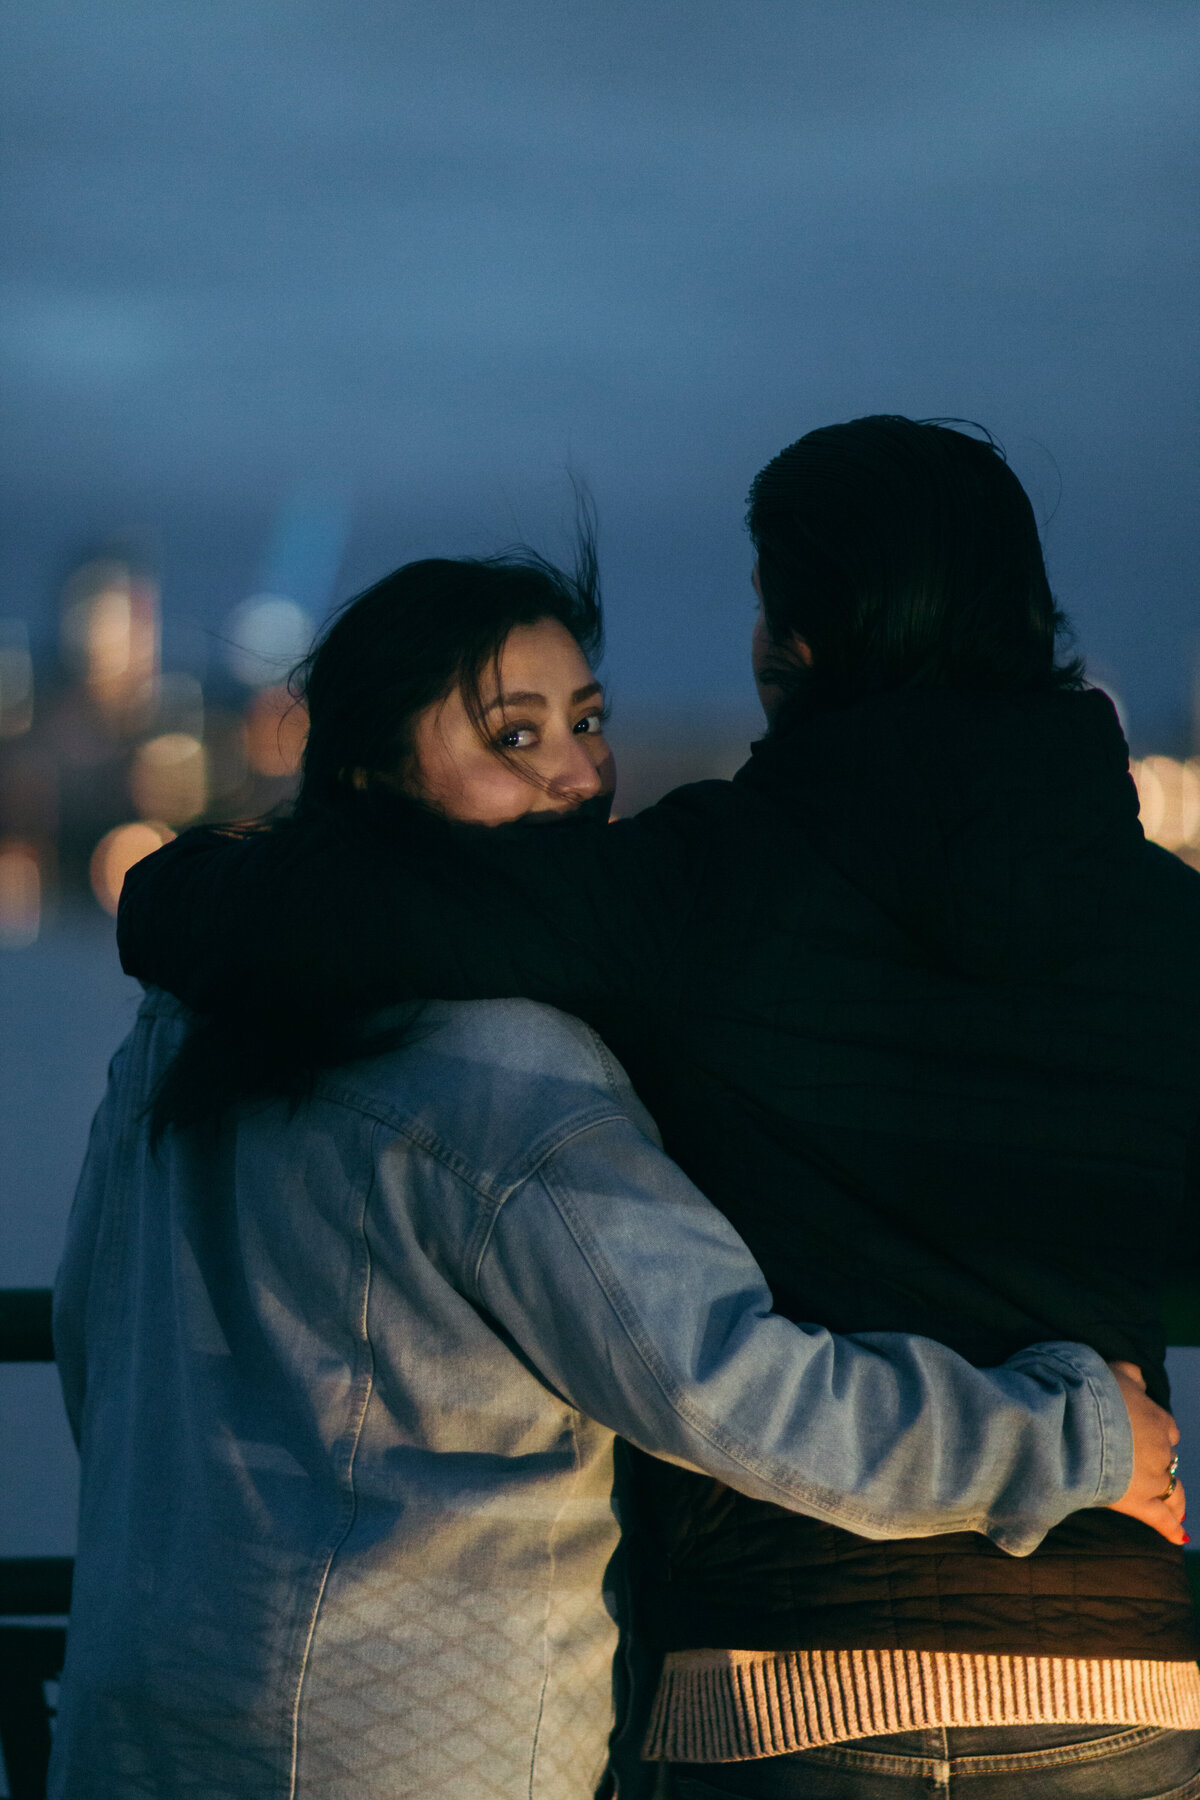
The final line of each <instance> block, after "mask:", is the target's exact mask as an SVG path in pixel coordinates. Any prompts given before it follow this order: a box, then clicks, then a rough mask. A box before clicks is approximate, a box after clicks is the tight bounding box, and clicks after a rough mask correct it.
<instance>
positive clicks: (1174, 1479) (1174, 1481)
mask: <svg viewBox="0 0 1200 1800" xmlns="http://www.w3.org/2000/svg"><path fill="white" fill-rule="evenodd" d="M1178 1486H1179V1454H1178V1452H1176V1454H1175V1455H1174V1456H1173V1457H1172V1458H1171V1466H1170V1468H1169V1469H1168V1470H1167V1491H1166V1493H1165V1494H1160V1495H1159V1496H1158V1497H1159V1499H1160V1500H1169V1499H1170V1498H1171V1495H1172V1494H1173V1493H1174V1492H1175V1489H1176V1488H1177V1487H1178Z"/></svg>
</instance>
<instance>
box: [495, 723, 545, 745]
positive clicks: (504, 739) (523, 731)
mask: <svg viewBox="0 0 1200 1800" xmlns="http://www.w3.org/2000/svg"><path fill="white" fill-rule="evenodd" d="M536 738H537V732H536V731H535V730H534V729H533V726H532V725H510V726H509V728H508V730H507V731H502V732H501V734H500V736H499V737H498V738H497V739H496V745H497V747H498V748H499V749H501V750H529V749H530V748H532V746H533V744H534V742H535V741H536Z"/></svg>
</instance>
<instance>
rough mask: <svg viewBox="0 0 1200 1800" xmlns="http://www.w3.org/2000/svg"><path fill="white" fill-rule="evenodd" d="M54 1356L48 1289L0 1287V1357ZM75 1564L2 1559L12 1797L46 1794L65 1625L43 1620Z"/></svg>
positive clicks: (62, 1599) (1, 1715)
mask: <svg viewBox="0 0 1200 1800" xmlns="http://www.w3.org/2000/svg"><path fill="white" fill-rule="evenodd" d="M53 1361H54V1343H53V1339H52V1338H51V1335H50V1291H49V1289H48V1288H9V1289H7V1290H0V1362H8V1363H15V1362H40V1363H47V1362H53ZM74 1567H75V1565H74V1561H73V1559H72V1558H71V1557H69V1556H5V1557H0V1619H2V1620H3V1623H0V1750H2V1751H3V1753H4V1768H5V1773H6V1774H7V1776H8V1792H9V1796H10V1800H43V1797H44V1795H45V1792H46V1769H47V1767H48V1765H49V1761H50V1721H51V1718H52V1717H53V1711H52V1709H51V1706H50V1704H49V1702H48V1699H47V1694H46V1684H47V1683H48V1682H53V1681H57V1680H58V1678H59V1675H60V1674H61V1673H62V1666H63V1657H64V1655H65V1654H66V1644H67V1631H66V1626H65V1625H58V1624H47V1623H46V1620H47V1619H65V1618H66V1615H67V1613H68V1612H69V1611H70V1608H71V1576H72V1573H73V1572H74ZM16 1620H22V1621H28V1622H27V1623H20V1624H18V1623H14V1621H16ZM35 1621H36V1622H35Z"/></svg>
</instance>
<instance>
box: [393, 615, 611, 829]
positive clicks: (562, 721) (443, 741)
mask: <svg viewBox="0 0 1200 1800" xmlns="http://www.w3.org/2000/svg"><path fill="white" fill-rule="evenodd" d="M497 674H498V675H499V683H498V684H497V680H496V676H497ZM480 698H481V699H482V701H483V706H484V709H485V710H484V714H483V725H484V729H485V732H486V735H487V740H488V741H487V742H484V741H483V740H482V739H481V738H480V735H479V732H478V730H477V728H476V726H475V724H474V723H473V721H472V719H471V717H470V714H469V713H468V712H467V709H466V706H465V704H464V702H463V697H462V693H461V691H460V690H459V689H458V688H455V689H454V691H453V692H452V693H451V694H449V695H448V696H447V698H446V699H445V700H439V701H437V702H435V704H434V705H433V706H429V707H427V708H426V709H425V711H424V712H423V713H421V715H420V716H419V718H418V719H417V723H416V729H415V732H414V742H415V745H416V765H417V766H416V772H415V779H414V780H412V781H411V783H410V785H411V787H412V788H413V790H414V791H415V793H416V794H417V795H418V796H419V798H420V799H422V800H424V801H425V802H426V804H427V805H429V806H432V807H434V808H435V809H436V810H437V811H438V812H440V813H442V814H444V815H445V817H447V818H449V819H460V820H463V821H464V822H466V823H469V824H474V825H507V824H510V823H512V822H513V821H514V820H516V819H525V818H528V817H530V816H531V815H533V814H542V815H544V816H546V817H547V818H552V817H555V816H561V815H562V814H564V813H570V812H574V811H575V809H576V808H577V807H579V806H581V805H582V804H583V802H584V801H585V800H591V799H594V798H595V796H596V795H597V794H607V793H611V792H612V789H613V785H614V781H615V770H614V766H613V759H612V752H611V751H610V750H609V748H608V744H607V742H606V741H605V737H604V693H603V690H602V689H601V686H600V683H599V682H598V681H597V680H596V677H595V676H594V675H593V674H592V671H591V669H590V668H589V667H588V662H587V658H586V657H585V656H584V654H583V651H582V650H581V649H580V648H579V645H578V644H577V643H576V642H575V639H574V638H573V637H572V636H571V634H570V632H569V631H568V630H567V629H566V627H565V626H563V625H560V624H559V622H558V620H557V619H539V620H538V622H537V624H536V625H516V626H514V627H513V629H512V631H510V632H509V634H508V637H507V638H506V639H505V642H504V647H503V649H502V650H501V652H500V657H499V665H498V668H497V669H494V670H493V669H489V670H486V671H485V674H484V679H483V684H482V690H481V695H480ZM497 751H503V752H504V753H505V754H504V755H503V756H501V755H497V754H496V752H497Z"/></svg>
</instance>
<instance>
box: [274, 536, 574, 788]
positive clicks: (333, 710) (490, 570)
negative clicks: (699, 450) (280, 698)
mask: <svg viewBox="0 0 1200 1800" xmlns="http://www.w3.org/2000/svg"><path fill="white" fill-rule="evenodd" d="M543 619H556V620H557V621H558V623H559V624H560V625H563V626H564V627H565V628H566V630H567V631H569V632H570V634H571V636H572V637H573V638H574V639H575V641H576V643H578V644H579V646H580V648H581V649H582V650H583V651H584V653H585V655H587V656H588V657H589V659H593V660H594V659H595V657H596V656H598V654H599V651H600V647H601V640H602V635H603V625H602V614H601V609H600V589H599V578H598V574H597V564H596V546H595V534H594V531H593V530H592V527H591V524H590V522H589V521H588V520H587V519H586V518H582V517H581V519H580V521H579V525H578V535H577V544H576V554H575V564H574V568H573V569H572V570H571V571H570V572H569V573H568V572H567V571H565V570H563V569H560V568H558V567H556V566H555V565H554V564H553V563H550V562H547V561H546V559H545V558H544V557H542V556H539V555H538V554H537V553H536V551H533V550H530V549H528V548H526V547H524V546H522V547H521V548H520V549H517V550H510V551H506V552H504V553H503V554H502V555H499V556H485V557H456V558H450V557H430V558H427V559H426V560H424V561H422V562H410V563H405V564H404V565H403V566H402V567H401V568H399V569H395V570H393V572H392V573H391V574H390V575H385V576H384V577H383V580H382V581H377V582H376V583H375V584H374V586H373V587H369V588H367V589H366V591H365V592H364V593H361V594H359V595H357V596H356V597H355V598H354V599H352V600H349V601H347V603H346V605H345V606H344V607H342V609H341V610H340V612H338V613H337V614H336V616H335V617H334V619H333V621H332V623H331V624H330V625H329V626H328V627H327V628H326V630H325V631H324V632H323V634H322V636H321V637H320V639H319V640H318V641H317V643H316V644H315V645H314V647H313V649H312V651H311V652H310V653H309V655H308V656H307V657H306V659H305V661H304V662H303V663H301V665H300V667H299V668H298V669H297V670H296V671H295V672H294V673H293V676H292V690H293V692H294V693H295V694H296V696H297V698H298V699H302V700H303V701H304V702H305V704H306V706H307V708H308V715H309V727H308V742H307V745H306V747H305V752H304V765H303V775H302V779H301V784H300V793H299V797H298V799H297V802H296V811H297V813H298V814H304V813H308V812H312V811H313V810H315V809H318V808H321V807H325V806H330V805H336V804H338V803H339V801H341V800H343V799H344V798H345V797H346V796H347V794H348V792H349V790H350V784H351V780H352V777H353V775H354V772H355V771H356V770H361V771H363V773H364V774H365V776H366V777H367V779H368V780H369V779H370V778H371V777H372V776H378V775H388V776H395V775H398V774H402V773H403V772H404V771H405V769H406V767H407V766H408V764H409V762H410V759H411V758H412V755H413V749H414V741H413V739H414V731H415V727H416V722H417V719H418V717H419V716H420V714H421V713H422V712H424V711H425V709H426V707H428V706H432V705H433V704H434V703H435V702H437V701H439V700H444V699H445V698H446V696H447V695H448V694H449V693H450V692H451V691H452V690H453V689H455V688H458V689H459V690H460V691H461V693H462V696H463V700H464V702H465V704H466V708H467V712H468V714H469V716H470V717H471V718H472V720H473V721H474V722H475V724H476V726H477V727H479V728H480V729H482V716H483V702H482V699H481V694H480V684H481V682H482V681H483V678H484V675H485V673H486V671H487V670H488V669H489V668H490V669H494V668H496V666H497V664H498V660H499V656H500V652H501V651H502V650H503V648H504V643H505V640H506V639H507V637H508V635H509V633H510V632H511V631H512V630H513V629H514V627H515V626H518V625H536V624H538V623H539V622H540V621H541V620H543ZM497 754H498V755H500V754H502V752H497Z"/></svg>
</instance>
